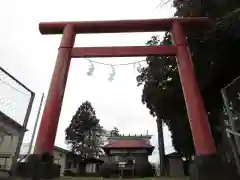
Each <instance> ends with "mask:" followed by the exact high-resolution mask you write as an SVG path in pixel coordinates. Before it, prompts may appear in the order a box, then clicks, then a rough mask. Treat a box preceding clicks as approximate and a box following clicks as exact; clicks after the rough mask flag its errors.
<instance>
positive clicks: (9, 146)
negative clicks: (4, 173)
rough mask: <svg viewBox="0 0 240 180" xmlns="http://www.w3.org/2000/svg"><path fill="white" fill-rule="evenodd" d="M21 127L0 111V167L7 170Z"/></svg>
mask: <svg viewBox="0 0 240 180" xmlns="http://www.w3.org/2000/svg"><path fill="white" fill-rule="evenodd" d="M22 128H23V127H22V126H21V125H20V124H19V123H17V122H16V121H14V120H13V119H11V118H10V117H8V116H7V115H5V114H4V113H2V112H1V111H0V167H1V169H9V168H10V167H11V164H12V156H13V155H14V153H15V151H16V146H17V143H18V139H19V135H20V133H21V131H22Z"/></svg>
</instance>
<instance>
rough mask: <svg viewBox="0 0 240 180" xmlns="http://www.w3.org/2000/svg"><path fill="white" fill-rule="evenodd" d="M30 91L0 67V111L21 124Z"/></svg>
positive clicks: (29, 97)
mask: <svg viewBox="0 0 240 180" xmlns="http://www.w3.org/2000/svg"><path fill="white" fill-rule="evenodd" d="M30 99H31V92H30V91H29V90H28V89H26V88H24V87H23V86H22V85H21V84H20V83H19V82H17V81H16V80H15V79H14V78H13V77H12V76H9V74H8V73H7V72H6V71H5V70H4V69H2V68H0V111H1V112H2V113H4V114H5V115H7V116H8V117H10V118H11V119H12V120H14V121H16V122H18V123H19V124H20V125H23V122H24V117H25V115H26V111H27V108H28V104H29V102H30Z"/></svg>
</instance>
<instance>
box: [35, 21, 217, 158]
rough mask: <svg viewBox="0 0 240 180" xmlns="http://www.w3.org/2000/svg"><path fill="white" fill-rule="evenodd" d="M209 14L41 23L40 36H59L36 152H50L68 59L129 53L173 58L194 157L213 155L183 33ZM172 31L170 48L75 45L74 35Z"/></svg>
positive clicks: (202, 106)
mask: <svg viewBox="0 0 240 180" xmlns="http://www.w3.org/2000/svg"><path fill="white" fill-rule="evenodd" d="M208 23H209V21H208V19H207V18H179V19H176V18H175V19H151V20H119V21H84V22H43V23H40V24H39V29H40V32H41V33H42V34H63V36H62V41H61V44H60V47H59V49H58V50H59V51H58V56H57V61H56V65H55V69H54V73H53V76H52V81H51V84H50V89H49V93H48V97H47V103H46V105H45V108H44V111H43V116H42V120H41V124H40V129H39V132H38V136H37V140H36V147H35V152H36V153H37V154H42V153H45V152H49V153H51V152H52V149H53V146H54V141H55V137H56V132H57V126H58V121H59V116H60V111H61V106H62V101H63V95H64V91H65V87H66V81H67V76H68V70H69V66H70V62H71V58H77V57H78V58H81V57H130V56H151V55H164V56H176V59H177V66H178V71H179V76H180V80H181V84H182V89H183V93H184V97H185V103H186V107H187V113H188V118H189V123H190V126H191V130H192V135H193V139H194V145H195V150H196V153H197V155H210V154H215V153H216V147H215V144H214V139H213V137H212V133H211V130H210V127H209V124H208V119H207V114H206V111H205V108H204V104H203V100H202V97H201V95H200V91H199V88H198V84H197V82H196V77H195V73H194V67H193V64H192V60H191V55H190V52H189V50H188V47H187V42H186V40H185V36H184V31H185V29H189V28H191V30H193V29H196V28H199V27H203V26H207V25H208ZM155 31H170V32H171V33H172V40H173V42H174V43H173V44H174V45H171V46H130V47H129V46H125V47H74V41H75V36H76V34H80V33H81V34H85V33H121V32H155Z"/></svg>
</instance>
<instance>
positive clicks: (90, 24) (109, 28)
mask: <svg viewBox="0 0 240 180" xmlns="http://www.w3.org/2000/svg"><path fill="white" fill-rule="evenodd" d="M174 21H178V22H180V23H181V24H182V25H183V26H184V27H186V28H188V27H190V28H191V30H193V29H199V28H203V27H206V25H207V24H209V22H210V21H209V20H208V19H207V18H205V17H196V18H172V19H144V20H115V21H79V22H78V21H76V22H73V21H68V22H41V23H40V24H39V30H40V32H41V33H42V34H62V33H63V29H64V27H65V26H66V25H67V24H71V25H73V26H74V28H75V32H76V33H77V34H78V33H81V34H84V33H121V32H155V31H168V30H170V29H171V27H172V23H173V22H174Z"/></svg>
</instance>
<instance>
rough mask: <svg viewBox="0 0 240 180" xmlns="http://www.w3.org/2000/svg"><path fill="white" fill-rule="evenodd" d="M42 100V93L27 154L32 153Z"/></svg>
mask: <svg viewBox="0 0 240 180" xmlns="http://www.w3.org/2000/svg"><path fill="white" fill-rule="evenodd" d="M43 99H44V93H43V94H42V98H41V101H40V105H39V108H38V112H37V117H36V121H35V125H34V128H33V133H32V138H31V141H30V144H29V149H28V154H30V153H31V151H32V146H33V140H34V137H35V134H36V130H37V124H38V121H39V116H40V113H41V109H42V104H43Z"/></svg>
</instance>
